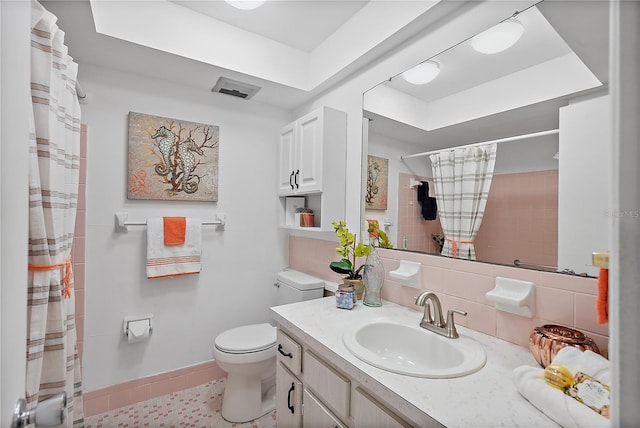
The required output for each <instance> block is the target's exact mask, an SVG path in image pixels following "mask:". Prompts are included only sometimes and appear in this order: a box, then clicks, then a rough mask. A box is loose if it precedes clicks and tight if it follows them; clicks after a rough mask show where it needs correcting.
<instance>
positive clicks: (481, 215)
mask: <svg viewBox="0 0 640 428" xmlns="http://www.w3.org/2000/svg"><path fill="white" fill-rule="evenodd" d="M577 3H578V2H575V1H572V2H563V1H550V0H546V1H543V2H540V3H538V4H537V5H536V6H533V7H530V8H528V9H526V10H523V11H520V12H519V13H517V14H515V16H514V17H511V18H515V19H517V21H519V22H520V23H521V25H522V27H523V28H524V31H523V32H522V34H521V36H520V38H519V39H518V40H517V41H516V42H515V44H514V45H513V46H512V47H510V48H508V49H506V50H504V51H501V52H498V53H495V54H484V53H480V52H478V51H476V50H475V49H474V48H473V47H472V43H471V40H466V41H464V42H462V43H460V44H457V45H456V46H454V47H452V48H450V49H448V50H446V51H444V52H442V53H441V54H439V55H437V56H436V57H433V58H428V59H425V58H422V59H421V60H422V61H423V62H425V60H428V61H429V63H434V64H437V68H438V70H439V72H438V73H433V74H436V76H435V77H434V78H433V79H432V80H431V81H430V82H428V83H426V84H419V85H417V84H411V83H409V82H408V81H407V80H406V79H405V78H404V77H402V74H400V75H398V76H395V77H393V78H391V79H389V80H388V81H385V82H383V83H381V84H380V85H378V86H376V87H374V88H373V89H371V90H369V91H367V92H366V93H365V94H364V98H363V99H364V106H363V110H364V116H365V117H366V118H368V119H369V130H368V134H367V133H365V139H366V141H365V142H364V143H365V147H366V148H367V151H368V156H367V157H366V159H364V161H365V162H366V164H367V166H368V167H369V168H368V171H369V173H368V174H367V183H364V184H363V193H367V189H368V190H369V194H368V196H369V197H368V198H366V203H365V208H366V209H365V218H364V219H363V224H365V223H366V222H365V220H367V219H376V220H378V221H379V223H380V224H381V225H382V226H384V227H385V229H386V231H387V233H388V235H389V237H390V238H391V241H392V244H393V245H394V247H395V248H397V249H400V250H410V251H418V252H425V253H431V254H443V255H447V256H453V257H458V258H467V259H472V260H477V261H482V262H489V263H498V264H506V265H512V266H513V265H519V266H521V267H525V268H535V269H540V270H548V271H565V272H574V273H576V274H587V275H592V276H595V275H597V270H596V268H594V267H593V266H591V253H592V252H593V251H602V250H606V249H607V245H608V244H607V243H608V232H607V219H606V212H605V207H606V206H607V204H608V202H607V201H608V195H607V189H608V188H609V186H608V182H607V180H608V179H609V178H608V177H609V173H608V171H607V169H606V168H607V167H608V162H607V160H606V159H603V156H605V155H606V154H607V153H608V152H609V150H608V149H606V147H607V146H606V145H607V144H610V135H609V134H610V129H611V119H610V116H609V110H610V107H609V96H608V90H607V83H608V75H607V72H608V70H607V64H608V52H607V45H608V39H607V37H608V36H607V35H608V8H607V4H606V2H592V1H585V2H580V4H577ZM577 9H579V10H580V14H576V13H575V11H576V10H577ZM506 18H509V17H506ZM431 68H432V71H433V67H431ZM514 137H515V138H514ZM485 142H491V143H494V144H495V145H496V159H495V166H494V168H493V172H492V173H490V172H489V173H487V174H484V175H483V177H484V178H485V179H488V181H490V186H488V188H489V191H488V192H487V194H486V195H484V197H485V198H486V199H485V201H484V202H483V201H482V200H481V199H482V198H480V199H479V202H478V201H476V202H475V203H474V202H472V198H471V197H470V195H469V192H468V191H465V194H464V195H462V196H461V195H460V194H457V196H455V195H454V193H453V191H452V190H451V189H453V188H454V187H455V185H454V184H453V182H454V179H453V178H451V177H448V176H447V175H445V178H444V179H443V180H441V179H440V178H439V176H438V174H437V171H436V168H435V166H434V162H433V160H434V159H437V158H438V157H439V156H441V155H442V154H448V153H452V151H453V150H454V148H456V147H457V149H456V151H457V152H458V153H462V152H463V151H464V150H466V151H467V152H469V151H470V150H473V151H476V152H477V151H478V150H479V148H478V147H475V146H474V147H472V148H469V147H468V146H469V145H473V144H477V143H485ZM479 147H486V145H481V146H479ZM447 156H448V155H447ZM460 156H461V155H458V156H456V158H459V157H460ZM372 164H375V165H383V166H384V168H383V169H379V170H376V171H374V172H372V170H371V168H370V167H371V165H372ZM456 168H458V169H461V168H462V166H460V165H458V162H457V160H456ZM465 168H467V169H468V166H467V167H465ZM434 172H435V173H436V174H435V175H434ZM374 177H375V178H376V180H375V181H372V179H373V178H374ZM434 177H435V180H434ZM447 177H448V178H447ZM384 180H386V185H385V186H378V187H379V188H378V189H376V194H375V195H374V197H373V198H371V191H372V186H373V187H375V186H376V184H379V183H383V182H384ZM438 182H441V183H440V184H438ZM442 182H444V183H445V184H444V185H442ZM477 182H478V181H477V175H476V178H474V183H477ZM381 187H383V188H381ZM464 187H465V188H469V186H468V185H467V184H465V186H464ZM471 187H473V186H471ZM378 195H380V196H378ZM456 198H457V199H458V200H464V201H466V202H464V203H462V205H465V206H466V207H467V208H465V209H460V207H459V206H456V207H455V208H452V207H453V204H452V203H451V201H452V200H455V199H456ZM434 201H435V202H436V205H437V210H435V213H434V212H433V211H434V207H433V202H434ZM483 204H484V208H482V205H483ZM478 205H479V206H480V209H478ZM469 206H473V207H474V208H473V209H469ZM451 210H453V211H451ZM452 218H456V219H458V220H459V219H461V218H462V219H465V218H466V220H462V223H460V222H459V221H458V222H454V221H453V220H451V219H452ZM465 221H466V222H467V223H471V224H475V226H478V224H479V227H476V228H475V229H474V226H472V227H471V229H470V230H467V229H468V228H469V225H468V224H467V223H465ZM443 226H446V227H445V228H444V229H443ZM447 229H448V235H450V236H447V233H446V232H447ZM460 229H464V230H463V231H462V232H461V230H460ZM465 233H466V234H467V235H465ZM452 247H456V248H455V249H454V248H452ZM468 247H473V249H474V252H475V255H470V251H469V249H468ZM460 249H463V251H458V250H460ZM454 250H455V251H454Z"/></svg>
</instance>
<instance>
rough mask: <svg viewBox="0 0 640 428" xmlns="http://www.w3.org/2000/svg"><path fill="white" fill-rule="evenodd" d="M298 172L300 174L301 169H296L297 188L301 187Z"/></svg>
mask: <svg viewBox="0 0 640 428" xmlns="http://www.w3.org/2000/svg"><path fill="white" fill-rule="evenodd" d="M298 174H300V170H299V169H296V179H295V180H294V181H295V183H296V189H299V188H300V186H299V185H298Z"/></svg>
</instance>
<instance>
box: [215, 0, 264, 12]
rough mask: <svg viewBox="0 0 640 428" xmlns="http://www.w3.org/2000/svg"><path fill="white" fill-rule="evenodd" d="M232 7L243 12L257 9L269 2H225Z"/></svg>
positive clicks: (230, 0)
mask: <svg viewBox="0 0 640 428" xmlns="http://www.w3.org/2000/svg"><path fill="white" fill-rule="evenodd" d="M225 1H226V2H227V3H229V4H230V5H231V6H233V7H235V8H238V9H242V10H253V9H257V8H259V7H260V6H262V5H263V4H264V2H266V1H267V0H225Z"/></svg>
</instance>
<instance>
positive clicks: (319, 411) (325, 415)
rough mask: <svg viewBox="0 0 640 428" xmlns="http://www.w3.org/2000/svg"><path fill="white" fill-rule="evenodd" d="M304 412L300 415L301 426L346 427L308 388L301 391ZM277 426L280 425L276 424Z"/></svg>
mask: <svg viewBox="0 0 640 428" xmlns="http://www.w3.org/2000/svg"><path fill="white" fill-rule="evenodd" d="M303 394H304V395H303V401H304V414H303V415H302V426H304V427H335V428H346V425H345V424H343V423H342V422H341V421H340V419H338V418H337V417H336V416H335V415H334V414H333V413H331V411H330V410H329V409H327V407H326V406H325V405H324V404H322V401H321V400H320V399H319V398H317V397H316V396H315V395H313V393H311V392H310V391H309V390H308V389H305V390H304V393H303ZM278 426H280V425H279V424H278Z"/></svg>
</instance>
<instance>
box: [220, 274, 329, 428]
mask: <svg viewBox="0 0 640 428" xmlns="http://www.w3.org/2000/svg"><path fill="white" fill-rule="evenodd" d="M274 285H275V286H276V287H277V304H278V305H285V304H287V303H294V302H301V301H303V300H311V299H317V298H320V297H322V296H323V295H324V281H322V280H321V279H318V278H315V277H313V276H310V275H307V274H305V273H302V272H298V271H295V270H287V271H283V272H279V273H278V275H277V278H276V283H275V284H274ZM214 343H215V346H214V348H213V358H214V359H215V360H216V362H217V363H218V366H220V368H221V369H222V370H224V371H225V372H227V383H226V386H225V390H224V396H223V397H222V417H223V418H225V419H226V420H227V421H229V422H247V421H250V420H253V419H256V418H259V417H260V416H263V415H265V414H267V413H269V412H270V411H272V410H273V409H275V405H276V403H275V375H276V328H275V327H274V326H272V325H270V324H267V323H263V324H251V325H245V326H241V327H235V328H232V329H229V330H226V331H223V332H222V333H220V334H219V335H218V336H217V337H216V338H215V341H214Z"/></svg>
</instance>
